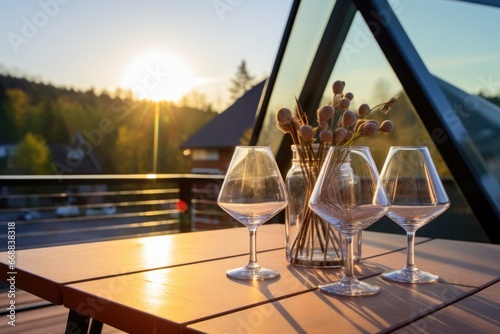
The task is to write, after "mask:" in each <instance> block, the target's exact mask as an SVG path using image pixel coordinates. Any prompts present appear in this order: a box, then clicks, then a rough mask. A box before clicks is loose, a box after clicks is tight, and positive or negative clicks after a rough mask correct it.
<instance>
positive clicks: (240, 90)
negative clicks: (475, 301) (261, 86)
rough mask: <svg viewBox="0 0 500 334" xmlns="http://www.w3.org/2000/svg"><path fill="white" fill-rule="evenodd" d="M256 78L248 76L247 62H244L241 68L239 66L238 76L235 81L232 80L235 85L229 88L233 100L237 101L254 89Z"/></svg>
mask: <svg viewBox="0 0 500 334" xmlns="http://www.w3.org/2000/svg"><path fill="white" fill-rule="evenodd" d="M254 78H255V77H254V76H250V74H248V70H247V65H246V62H245V60H242V61H241V64H240V66H238V71H237V72H236V76H235V77H234V79H231V82H232V84H233V85H232V87H230V88H229V92H230V93H231V98H232V99H233V100H236V99H237V98H239V97H240V96H242V95H243V94H244V93H245V92H246V91H247V90H249V89H250V88H252V86H253V81H254Z"/></svg>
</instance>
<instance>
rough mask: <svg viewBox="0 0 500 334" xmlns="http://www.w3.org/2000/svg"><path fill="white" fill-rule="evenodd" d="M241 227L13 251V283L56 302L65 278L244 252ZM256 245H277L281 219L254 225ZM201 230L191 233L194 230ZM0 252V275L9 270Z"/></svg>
mask: <svg viewBox="0 0 500 334" xmlns="http://www.w3.org/2000/svg"><path fill="white" fill-rule="evenodd" d="M245 229H246V228H236V229H225V230H213V231H205V232H191V233H180V234H169V235H163V236H154V237H144V238H134V239H122V240H113V241H102V242H93V243H83V244H76V245H67V246H57V247H46V248H37V249H29V250H20V251H17V252H16V265H15V266H16V268H15V271H16V273H17V274H16V286H17V288H19V289H22V290H26V291H28V292H30V293H32V294H34V295H37V296H39V297H41V298H44V299H46V300H48V301H50V302H52V303H54V304H59V305H60V304H62V302H63V299H62V287H63V286H64V285H66V284H69V283H75V282H81V281H86V280H91V279H96V278H103V277H111V276H116V275H122V274H127V273H134V272H141V271H146V270H152V269H158V268H165V267H170V266H177V265H183V264H188V263H194V262H200V261H208V260H211V259H218V258H223V257H226V256H236V255H241V254H248V247H249V243H248V242H244V240H245V237H247V238H248V232H247V233H246V234H245ZM258 233H259V235H258V243H259V245H258V246H259V251H266V250H271V249H282V248H283V245H284V242H285V241H284V236H283V225H277V224H274V225H273V224H268V225H264V226H262V228H261V229H259V232H258ZM198 234H201V235H202V236H201V237H199V238H197V237H196V235H198ZM7 259H8V257H7V252H3V253H0V280H2V281H6V279H7V276H8V275H7V272H10V271H12V270H9V266H8V262H7Z"/></svg>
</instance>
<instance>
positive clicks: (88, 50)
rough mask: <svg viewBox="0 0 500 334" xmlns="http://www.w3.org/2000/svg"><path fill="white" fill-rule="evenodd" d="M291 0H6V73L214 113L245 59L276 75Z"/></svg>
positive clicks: (258, 73)
mask: <svg viewBox="0 0 500 334" xmlns="http://www.w3.org/2000/svg"><path fill="white" fill-rule="evenodd" d="M291 3H292V0H273V1H268V0H182V1H179V0H143V1H139V0H103V1H98V0H18V1H9V0H0V36H1V37H0V70H1V71H2V72H6V71H7V72H9V73H15V74H18V75H21V76H28V77H31V78H36V79H37V80H39V81H42V82H44V83H51V84H54V85H56V86H59V87H66V88H69V87H71V88H74V89H79V90H88V89H90V88H94V89H95V90H96V92H100V91H102V90H103V89H106V90H108V91H109V92H114V91H115V89H116V88H117V87H122V88H125V89H129V90H131V91H132V92H133V93H135V95H136V96H138V97H140V98H147V99H152V100H159V99H166V100H174V101H175V100H177V99H179V98H180V97H181V96H182V95H184V94H186V93H187V92H189V91H190V90H192V89H195V90H196V91H198V92H201V93H202V94H206V95H207V96H208V97H209V98H210V100H212V102H213V104H214V107H215V108H216V110H217V107H219V108H222V107H224V106H227V99H228V98H229V92H228V89H229V87H230V84H231V82H230V81H231V78H233V77H234V76H235V74H236V72H237V69H238V66H239V65H240V64H241V62H242V61H243V60H245V62H246V66H247V70H248V72H249V73H250V74H251V75H253V76H255V78H256V80H261V79H263V78H265V77H266V76H268V75H269V74H270V72H271V70H272V66H273V63H274V59H275V56H276V53H277V50H278V46H279V43H280V41H281V37H282V33H283V29H284V27H285V24H286V20H287V17H288V14H289V10H290V6H291Z"/></svg>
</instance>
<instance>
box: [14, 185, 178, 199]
mask: <svg viewBox="0 0 500 334" xmlns="http://www.w3.org/2000/svg"><path fill="white" fill-rule="evenodd" d="M178 192H179V188H168V189H146V190H119V191H94V192H91V191H88V192H78V193H48V194H45V193H40V194H12V195H11V194H8V195H4V198H11V199H16V198H40V197H50V198H66V197H74V196H79V197H85V196H125V195H161V194H172V193H178Z"/></svg>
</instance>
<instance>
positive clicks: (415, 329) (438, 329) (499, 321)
mask: <svg viewBox="0 0 500 334" xmlns="http://www.w3.org/2000/svg"><path fill="white" fill-rule="evenodd" d="M403 331H405V332H407V333H424V332H432V333H485V334H491V333H498V332H499V331H500V283H496V284H494V285H492V286H490V287H487V288H486V289H484V290H481V291H480V292H478V293H477V294H475V295H473V296H472V297H470V298H467V299H464V300H461V301H459V302H458V303H456V304H453V305H451V306H449V307H446V308H445V309H443V310H440V311H438V312H436V313H434V314H432V315H430V316H428V317H425V318H424V319H421V320H418V321H416V322H414V323H413V324H411V325H409V326H407V327H404V328H403Z"/></svg>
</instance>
